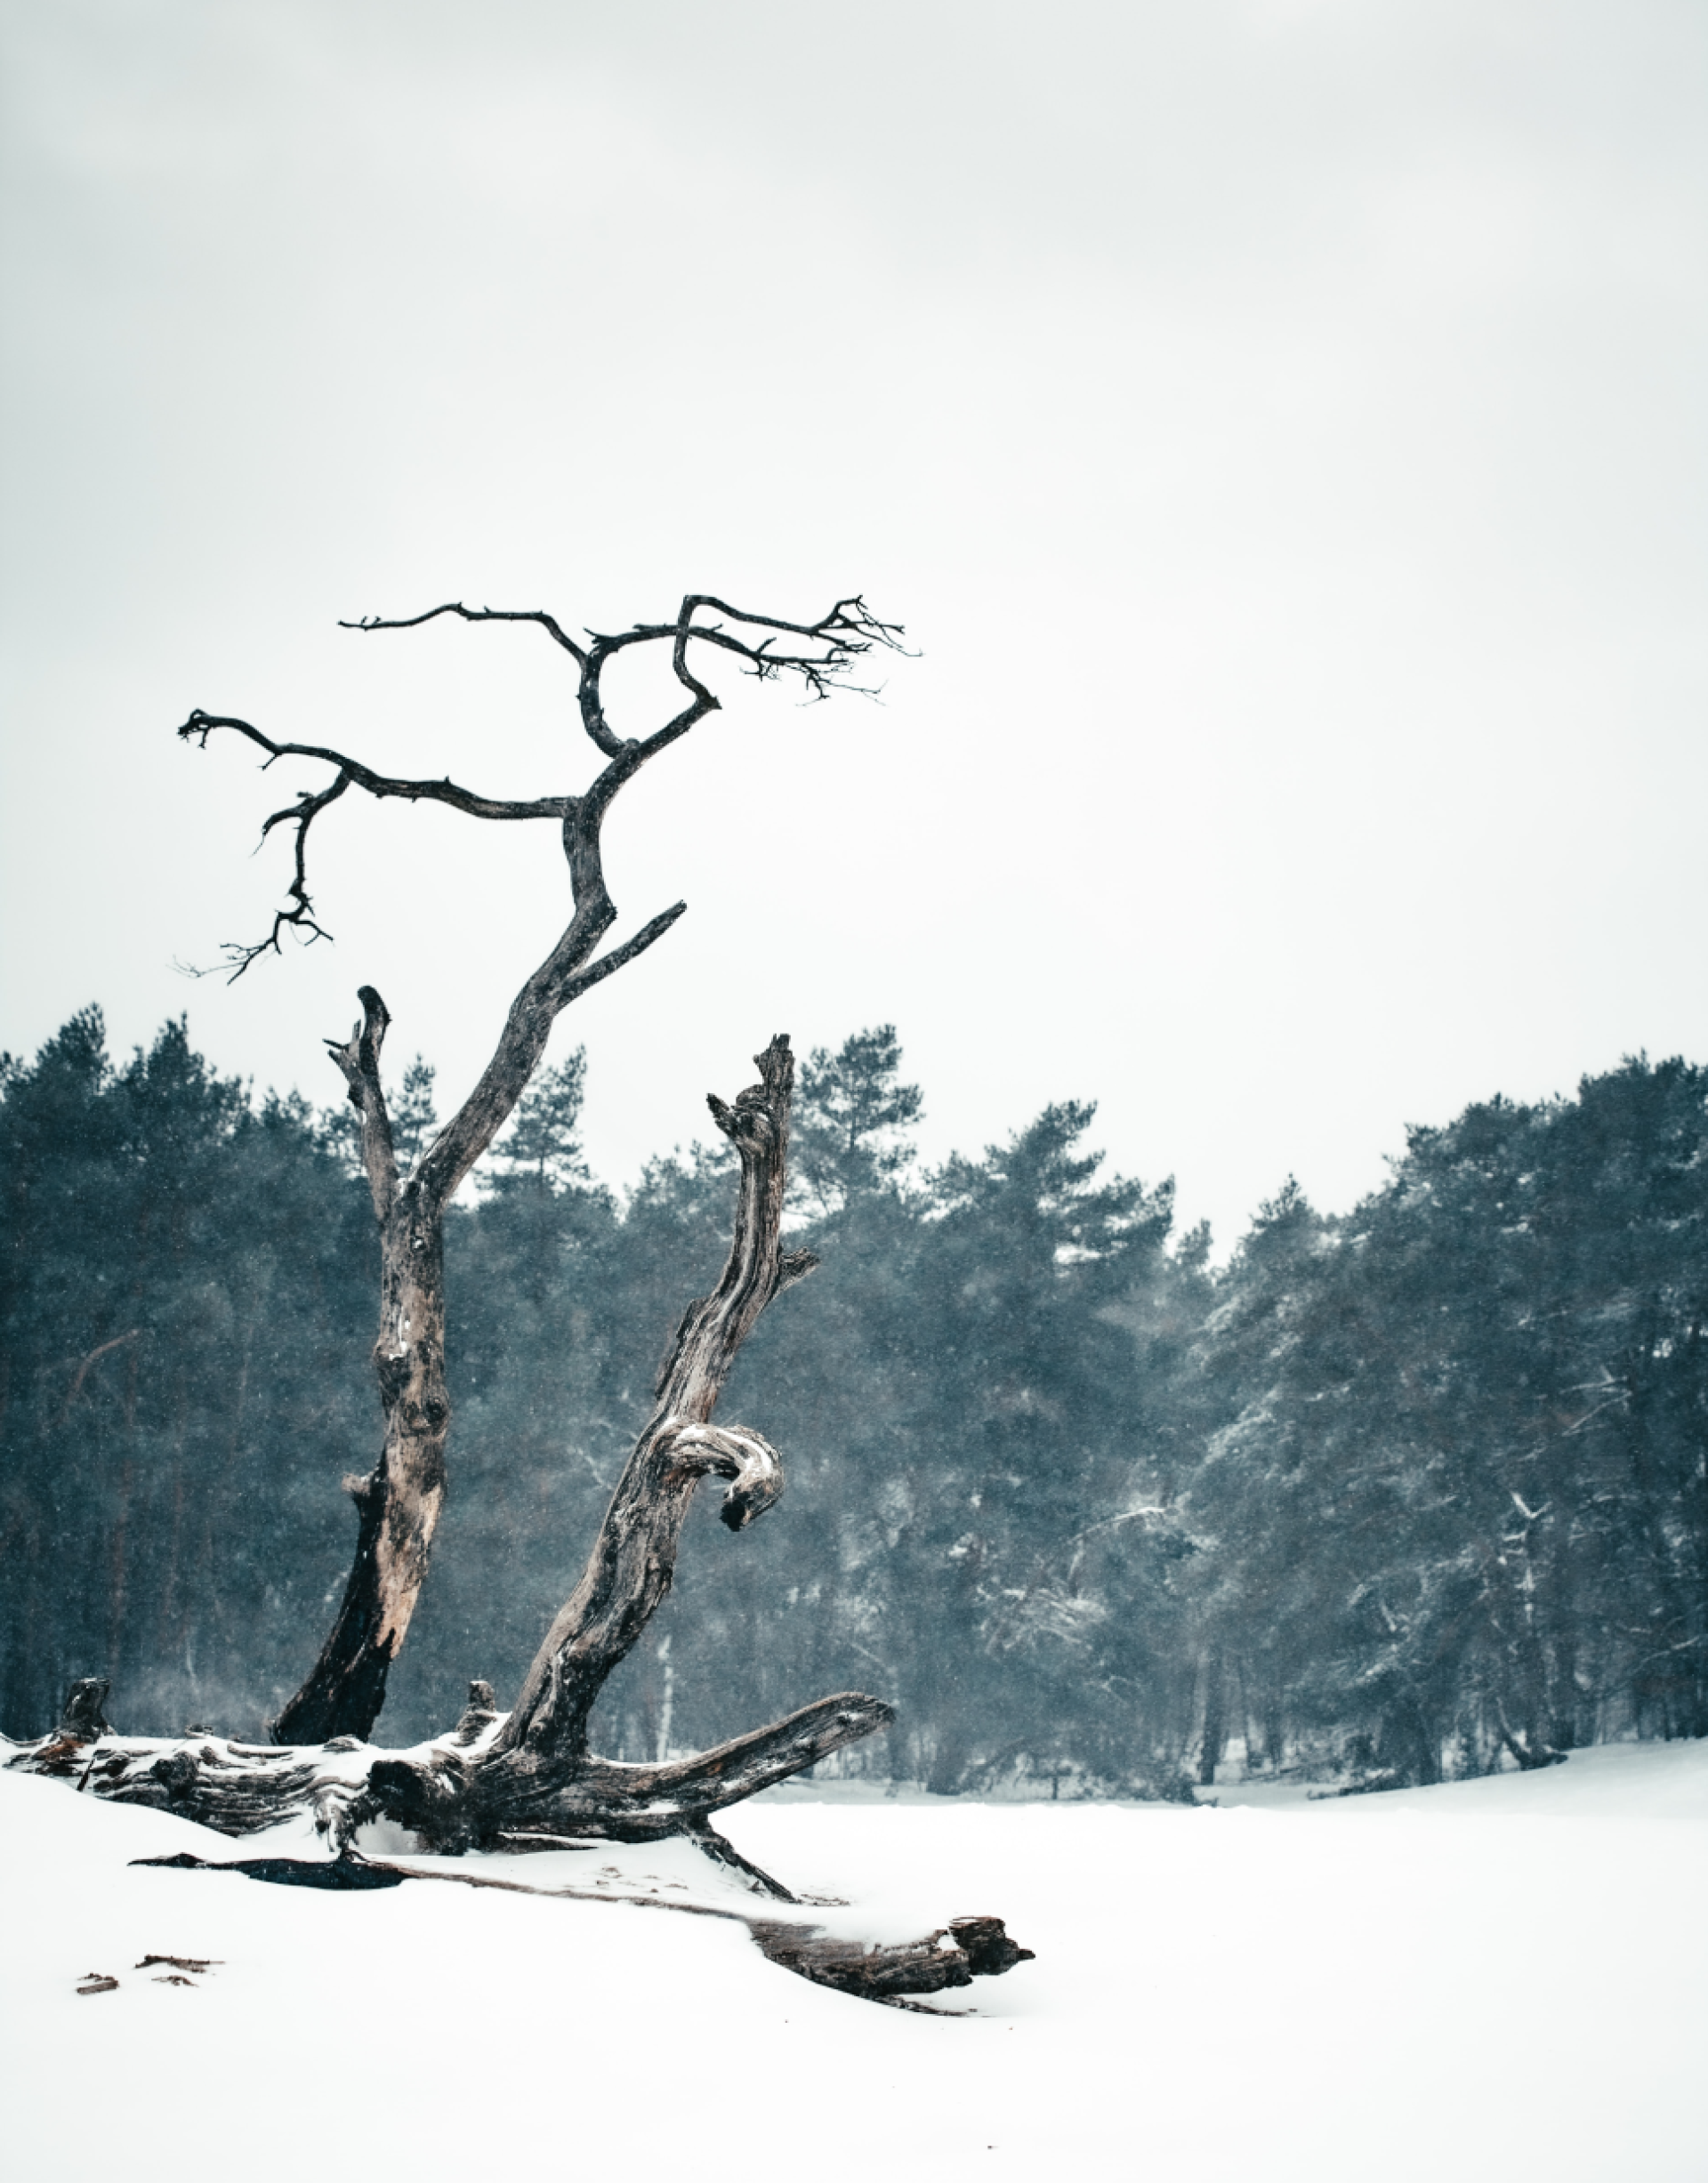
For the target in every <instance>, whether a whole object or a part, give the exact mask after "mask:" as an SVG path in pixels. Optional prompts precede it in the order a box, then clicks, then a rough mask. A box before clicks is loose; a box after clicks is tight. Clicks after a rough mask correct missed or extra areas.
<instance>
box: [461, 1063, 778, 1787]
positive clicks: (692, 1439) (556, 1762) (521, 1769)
mask: <svg viewBox="0 0 1708 2183" xmlns="http://www.w3.org/2000/svg"><path fill="white" fill-rule="evenodd" d="M757 1062H758V1067H759V1071H760V1082H759V1083H756V1084H753V1085H752V1086H750V1087H749V1088H748V1090H746V1091H743V1092H742V1093H741V1094H740V1095H739V1096H738V1098H737V1100H736V1102H735V1104H734V1106H733V1107H730V1106H726V1105H725V1104H724V1102H723V1101H722V1100H720V1099H718V1098H716V1097H715V1096H713V1098H712V1099H711V1101H710V1104H711V1108H712V1114H713V1120H714V1121H715V1122H716V1123H717V1124H718V1126H719V1128H720V1129H721V1130H722V1131H723V1132H724V1133H725V1134H726V1135H727V1136H728V1137H729V1139H730V1140H731V1141H732V1142H733V1143H734V1145H735V1147H736V1149H737V1152H738V1153H739V1155H740V1156H741V1180H740V1183H739V1186H738V1188H737V1201H736V1220H735V1236H734V1239H733V1241H732V1242H731V1245H730V1248H729V1260H728V1261H727V1263H726V1264H725V1267H724V1269H723V1273H722V1276H721V1279H720V1280H719V1282H718V1285H717V1286H716V1288H714V1289H713V1292H712V1293H711V1295H710V1296H707V1297H705V1298H704V1299H702V1300H701V1301H699V1302H697V1303H695V1304H691V1305H689V1309H688V1310H687V1311H686V1312H685V1313H684V1315H683V1317H682V1322H681V1326H680V1327H679V1328H678V1330H677V1333H676V1339H675V1341H674V1344H673V1348H672V1349H671V1353H670V1355H669V1357H667V1358H666V1360H665V1366H664V1369H663V1371H662V1373H660V1375H659V1384H658V1393H657V1400H656V1402H655V1405H654V1408H653V1414H652V1416H651V1417H650V1418H649V1421H648V1422H647V1424H646V1426H645V1428H644V1429H643V1430H642V1431H641V1437H640V1438H639V1439H638V1440H637V1441H636V1443H635V1447H634V1452H633V1454H632V1455H631V1456H630V1458H629V1461H628V1463H627V1464H626V1466H625V1467H624V1472H623V1476H622V1477H621V1478H620V1479H619V1480H618V1481H617V1486H616V1492H615V1494H613V1495H612V1498H611V1505H610V1508H609V1509H608V1511H607V1513H606V1517H605V1521H604V1523H603V1524H602V1525H601V1526H600V1535H599V1537H598V1539H597V1540H596V1542H595V1543H594V1546H593V1551H592V1554H591V1555H590V1556H589V1558H588V1561H587V1567H586V1568H585V1570H584V1572H583V1575H582V1578H581V1582H580V1583H579V1584H577V1585H576V1590H575V1591H574V1593H573V1594H572V1595H571V1597H570V1599H569V1600H568V1604H567V1605H566V1606H565V1607H564V1608H563V1610H562V1612H561V1613H560V1615H558V1617H557V1619H556V1621H555V1622H554V1623H552V1627H551V1629H550V1630H549V1631H547V1633H546V1638H545V1642H544V1644H543V1645H542V1646H541V1647H540V1650H539V1652H538V1653H537V1654H536V1656H535V1660H534V1664H533V1666H532V1667H531V1668H530V1669H529V1670H528V1677H527V1680H525V1682H524V1683H523V1686H522V1692H521V1696H520V1698H519V1699H518V1700H517V1702H516V1708H515V1711H514V1712H512V1715H511V1717H510V1720H508V1722H507V1723H506V1724H505V1727H504V1731H503V1733H502V1734H501V1736H499V1739H498V1744H497V1751H498V1752H499V1753H501V1754H503V1755H504V1758H505V1760H506V1761H507V1764H508V1767H509V1768H510V1770H511V1771H512V1772H516V1773H520V1774H535V1773H537V1774H539V1775H541V1776H544V1779H545V1780H547V1781H548V1782H549V1781H553V1780H555V1779H556V1778H557V1776H559V1774H560V1772H561V1771H562V1769H563V1768H565V1766H573V1765H574V1764H575V1763H576V1762H577V1761H578V1760H580V1759H581V1758H582V1757H583V1756H584V1752H585V1750H586V1727H587V1717H588V1714H589V1712H591V1711H592V1704H593V1701H594V1699H595V1698H596V1697H597V1696H598V1695H599V1692H600V1688H601V1687H602V1685H603V1684H604V1681H605V1679H606V1677H607V1676H608V1675H609V1673H610V1672H611V1670H612V1669H613V1668H614V1667H615V1666H616V1663H617V1662H618V1661H619V1660H621V1659H622V1658H623V1656H624V1654H625V1653H626V1652H627V1651H628V1650H629V1648H630V1647H632V1645H633V1644H634V1642H635V1640H636V1639H637V1638H638V1637H639V1636H640V1634H641V1631H642V1630H643V1629H644V1628H645V1627H646V1625H647V1623H648V1622H649V1620H650V1618H651V1616H652V1615H653V1614H654V1613H655V1612H656V1610H657V1607H658V1606H659V1605H660V1603H661V1602H662V1601H663V1599H664V1597H665V1593H666V1592H667V1591H668V1590H669V1589H670V1583H671V1577H672V1574H673V1570H674V1568H675V1563H676V1551H677V1545H678V1543H679V1541H680V1538H681V1527H682V1523H683V1521H684V1519H685V1518H686V1517H687V1514H688V1508H689V1502H690V1501H691V1500H692V1498H693V1494H694V1488H695V1486H696V1485H697V1483H698V1481H699V1479H700V1478H702V1477H704V1476H705V1475H706V1474H707V1473H708V1472H709V1471H713V1470H715V1471H718V1472H719V1473H720V1474H721V1475H723V1476H726V1477H731V1478H735V1480H736V1484H735V1486H733V1487H732V1489H731V1494H730V1496H729V1501H728V1502H727V1503H726V1519H728V1518H729V1516H730V1515H733V1517H734V1518H735V1524H736V1527H737V1528H739V1527H740V1526H741V1525H742V1524H743V1523H745V1522H747V1521H750V1520H751V1518H753V1516H756V1515H758V1514H760V1513H761V1511H762V1510H763V1509H765V1508H767V1507H769V1505H770V1504H771V1502H773V1501H775V1500H776V1498H777V1494H778V1493H779V1492H780V1491H781V1488H782V1478H781V1465H780V1462H778V1461H777V1456H776V1452H775V1451H774V1450H773V1449H771V1448H770V1447H769V1445H768V1444H767V1443H765V1442H763V1441H759V1440H757V1437H756V1436H750V1439H749V1444H748V1445H746V1446H743V1447H740V1448H739V1449H738V1447H737V1442H736V1440H735V1438H733V1437H732V1436H729V1435H720V1434H719V1433H717V1432H716V1431H714V1430H710V1428H711V1424H712V1413H713V1409H714V1407H715V1406H716V1404H717V1400H718V1397H719V1395H720V1394H721V1391H722V1389H723V1384H724V1381H726V1380H727V1379H728V1377H729V1369H730V1366H731V1365H733V1364H734V1363H735V1361H736V1357H737V1352H738V1351H739V1350H740V1348H741V1345H742V1343H743V1342H744V1341H745V1340H746V1338H747V1336H748V1334H749V1333H751V1332H752V1331H753V1326H754V1325H755V1323H756V1322H757V1320H758V1318H759V1315H760V1313H761V1311H763V1310H764V1309H765V1307H766V1305H767V1304H768V1303H769V1302H770V1301H771V1299H772V1297H773V1296H775V1295H776V1294H777V1292H778V1289H779V1288H780V1287H781V1286H783V1285H784V1280H785V1274H784V1263H783V1254H782V1251H781V1248H780V1237H781V1231H782V1220H783V1188H784V1181H785V1177H786V1170H787V1162H788V1143H789V1107H790V1101H791V1100H792V1098H793V1095H794V1055H793V1054H792V1053H791V1052H790V1051H789V1042H788V1037H787V1035H786V1034H785V1033H779V1034H778V1035H777V1037H775V1038H774V1039H773V1040H772V1041H771V1043H770V1044H769V1046H768V1047H767V1048H766V1049H765V1051H764V1052H763V1053H761V1054H760V1055H759V1056H758V1057H757ZM805 1270H808V1269H806V1267H805V1265H804V1255H803V1256H802V1257H800V1258H796V1259H794V1261H792V1264H791V1271H792V1272H793V1273H794V1277H795V1278H799V1277H800V1276H801V1273H802V1272H803V1271H805Z"/></svg>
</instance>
